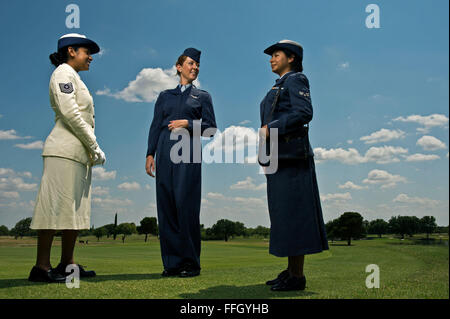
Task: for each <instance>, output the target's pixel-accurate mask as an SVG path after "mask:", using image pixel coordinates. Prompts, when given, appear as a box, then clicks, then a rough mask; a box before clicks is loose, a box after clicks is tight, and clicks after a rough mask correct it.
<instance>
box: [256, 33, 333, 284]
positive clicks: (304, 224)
mask: <svg viewBox="0 0 450 319" xmlns="http://www.w3.org/2000/svg"><path fill="white" fill-rule="evenodd" d="M264 53H266V54H268V55H271V56H272V58H271V59H270V64H271V67H272V72H274V73H276V74H278V75H279V76H280V78H279V79H277V80H276V83H275V85H274V87H272V89H271V90H270V91H269V92H268V93H267V95H266V96H265V98H264V99H263V101H262V102H261V127H262V128H263V130H264V132H265V134H266V138H269V137H270V129H277V130H278V141H282V139H283V138H286V137H287V136H292V134H295V133H296V132H300V131H301V130H304V128H305V125H306V124H308V123H309V122H310V121H311V120H312V116H313V109H312V105H311V97H310V91H309V82H308V79H307V78H306V76H305V75H304V74H303V73H302V71H303V66H302V59H303V48H302V47H301V45H300V44H298V43H297V42H294V41H290V40H282V41H280V42H278V43H276V44H274V45H272V46H270V47H268V48H267V49H266V50H264ZM274 100H275V101H274ZM272 109H273V110H272ZM304 139H306V144H305V145H307V146H306V147H305V152H304V158H303V159H300V158H295V159H286V157H288V156H284V157H282V155H286V154H281V153H280V154H279V157H278V168H277V170H276V172H275V173H273V174H268V173H267V174H266V178H267V198H268V207H269V214H270V223H271V227H270V248H269V252H270V254H272V255H275V256H278V257H288V267H287V269H286V270H284V271H282V272H281V273H280V274H279V275H278V277H277V278H275V279H273V280H269V281H267V283H266V284H268V285H271V286H272V287H271V289H272V290H274V291H287V290H303V289H305V285H306V277H305V276H304V273H303V264H304V256H305V255H307V254H314V253H318V252H321V251H323V250H326V249H328V242H327V238H326V233H325V226H324V222H323V216H322V209H321V205H320V197H319V189H318V186H317V179H316V173H315V166H314V158H313V155H314V154H313V151H312V148H311V146H310V145H309V140H308V135H306V137H304ZM279 145H280V142H279Z"/></svg>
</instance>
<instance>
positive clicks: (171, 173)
mask: <svg viewBox="0 0 450 319" xmlns="http://www.w3.org/2000/svg"><path fill="white" fill-rule="evenodd" d="M200 54H201V52H200V51H198V50H197V49H194V48H188V49H186V50H185V51H184V52H183V54H182V55H181V56H180V57H179V58H178V60H177V62H176V68H177V74H178V75H179V77H180V83H179V85H178V86H177V87H176V88H174V89H170V90H165V91H163V92H161V93H160V95H159V97H158V99H157V101H156V103H155V110H154V116H153V120H152V124H151V126H150V131H149V136H148V149H147V160H146V164H145V169H146V172H147V174H149V175H150V176H152V177H155V175H154V172H155V171H156V204H157V211H158V227H159V238H160V244H161V256H162V261H163V265H164V271H163V273H162V275H163V276H180V277H193V276H197V275H199V274H200V203H201V168H202V167H201V148H200V135H202V136H207V137H211V136H212V135H214V133H215V130H216V120H215V116H214V109H213V105H212V100H211V96H210V95H209V93H208V92H206V91H204V90H200V89H197V88H196V87H195V86H194V85H193V84H192V82H193V81H194V80H195V79H197V76H198V73H199V67H200ZM183 129H184V130H183ZM205 130H206V131H205ZM172 132H174V133H175V132H178V133H181V134H180V135H179V136H178V138H179V137H181V139H184V138H186V137H187V140H188V141H189V143H188V144H189V147H188V148H182V149H181V150H178V152H177V153H178V155H180V156H182V157H183V156H184V157H186V155H188V158H189V159H188V160H186V161H185V160H182V161H181V162H178V161H176V160H174V158H173V154H171V149H172V146H174V145H175V144H176V143H179V140H178V139H177V140H173V139H171V138H170V137H171V133H172ZM196 151H197V154H195V152H196ZM183 152H184V154H183ZM186 152H188V153H189V154H187V153H186ZM155 153H156V157H155ZM199 158H200V160H198V159H199Z"/></svg>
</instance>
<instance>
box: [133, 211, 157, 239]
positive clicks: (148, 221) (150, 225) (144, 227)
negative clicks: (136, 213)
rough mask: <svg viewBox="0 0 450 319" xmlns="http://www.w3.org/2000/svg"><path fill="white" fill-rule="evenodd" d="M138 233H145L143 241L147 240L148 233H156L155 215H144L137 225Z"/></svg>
mask: <svg viewBox="0 0 450 319" xmlns="http://www.w3.org/2000/svg"><path fill="white" fill-rule="evenodd" d="M137 231H138V233H139V234H145V242H147V237H148V234H152V235H155V236H157V235H158V221H157V220H156V217H145V218H144V219H142V220H141V225H140V226H138V227H137Z"/></svg>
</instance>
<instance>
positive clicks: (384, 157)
mask: <svg viewBox="0 0 450 319" xmlns="http://www.w3.org/2000/svg"><path fill="white" fill-rule="evenodd" d="M406 153H408V150H407V149H405V148H403V147H394V146H383V147H371V148H370V149H369V150H368V151H367V152H366V154H365V155H364V157H365V161H366V162H375V163H378V164H388V163H395V162H399V161H400V159H399V158H398V157H396V156H397V155H400V154H406Z"/></svg>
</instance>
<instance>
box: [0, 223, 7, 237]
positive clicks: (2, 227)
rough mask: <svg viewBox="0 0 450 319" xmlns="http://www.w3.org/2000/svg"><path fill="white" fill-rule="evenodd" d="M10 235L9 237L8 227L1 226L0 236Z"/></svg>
mask: <svg viewBox="0 0 450 319" xmlns="http://www.w3.org/2000/svg"><path fill="white" fill-rule="evenodd" d="M8 235H9V230H8V227H6V226H5V225H1V226H0V236H8Z"/></svg>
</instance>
